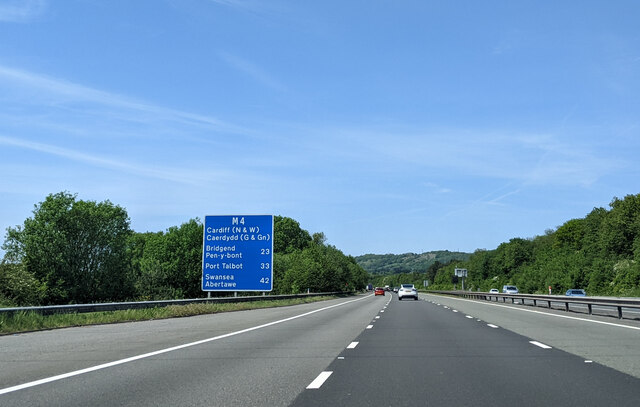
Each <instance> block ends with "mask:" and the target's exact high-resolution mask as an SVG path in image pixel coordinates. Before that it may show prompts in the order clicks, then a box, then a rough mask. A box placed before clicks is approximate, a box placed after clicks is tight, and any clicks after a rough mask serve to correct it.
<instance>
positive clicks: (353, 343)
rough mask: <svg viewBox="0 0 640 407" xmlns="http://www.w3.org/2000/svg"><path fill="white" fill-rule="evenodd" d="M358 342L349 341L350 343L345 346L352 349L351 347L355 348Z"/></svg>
mask: <svg viewBox="0 0 640 407" xmlns="http://www.w3.org/2000/svg"><path fill="white" fill-rule="evenodd" d="M359 343H360V342H351V343H350V344H349V346H347V349H353V348H355V347H356V346H358V344H359Z"/></svg>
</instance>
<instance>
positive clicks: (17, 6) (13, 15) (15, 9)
mask: <svg viewBox="0 0 640 407" xmlns="http://www.w3.org/2000/svg"><path fill="white" fill-rule="evenodd" d="M46 8H47V2H46V1H45V0H5V1H3V2H2V3H0V21H5V22H11V23H25V22H29V21H32V20H33V19H35V18H37V17H39V16H41V15H42V14H43V13H44V11H45V10H46Z"/></svg>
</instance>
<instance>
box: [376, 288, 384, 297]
mask: <svg viewBox="0 0 640 407" xmlns="http://www.w3.org/2000/svg"><path fill="white" fill-rule="evenodd" d="M374 293H375V295H384V289H382V288H381V287H376V290H375V292H374Z"/></svg>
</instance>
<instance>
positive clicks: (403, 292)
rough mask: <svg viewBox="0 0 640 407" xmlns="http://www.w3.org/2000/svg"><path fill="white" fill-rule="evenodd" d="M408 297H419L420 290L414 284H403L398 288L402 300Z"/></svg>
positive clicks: (415, 298) (399, 297)
mask: <svg viewBox="0 0 640 407" xmlns="http://www.w3.org/2000/svg"><path fill="white" fill-rule="evenodd" d="M406 297H413V299H414V300H417V299H418V290H416V287H414V286H413V284H401V285H400V289H398V299H399V300H402V299H403V298H406Z"/></svg>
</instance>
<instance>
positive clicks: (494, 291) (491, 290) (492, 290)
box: [489, 288, 500, 294]
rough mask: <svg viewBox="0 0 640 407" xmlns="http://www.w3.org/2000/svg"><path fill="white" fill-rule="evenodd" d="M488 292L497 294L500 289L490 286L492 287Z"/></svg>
mask: <svg viewBox="0 0 640 407" xmlns="http://www.w3.org/2000/svg"><path fill="white" fill-rule="evenodd" d="M489 293H490V294H498V293H500V291H498V289H497V288H492V289H490V290H489Z"/></svg>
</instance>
